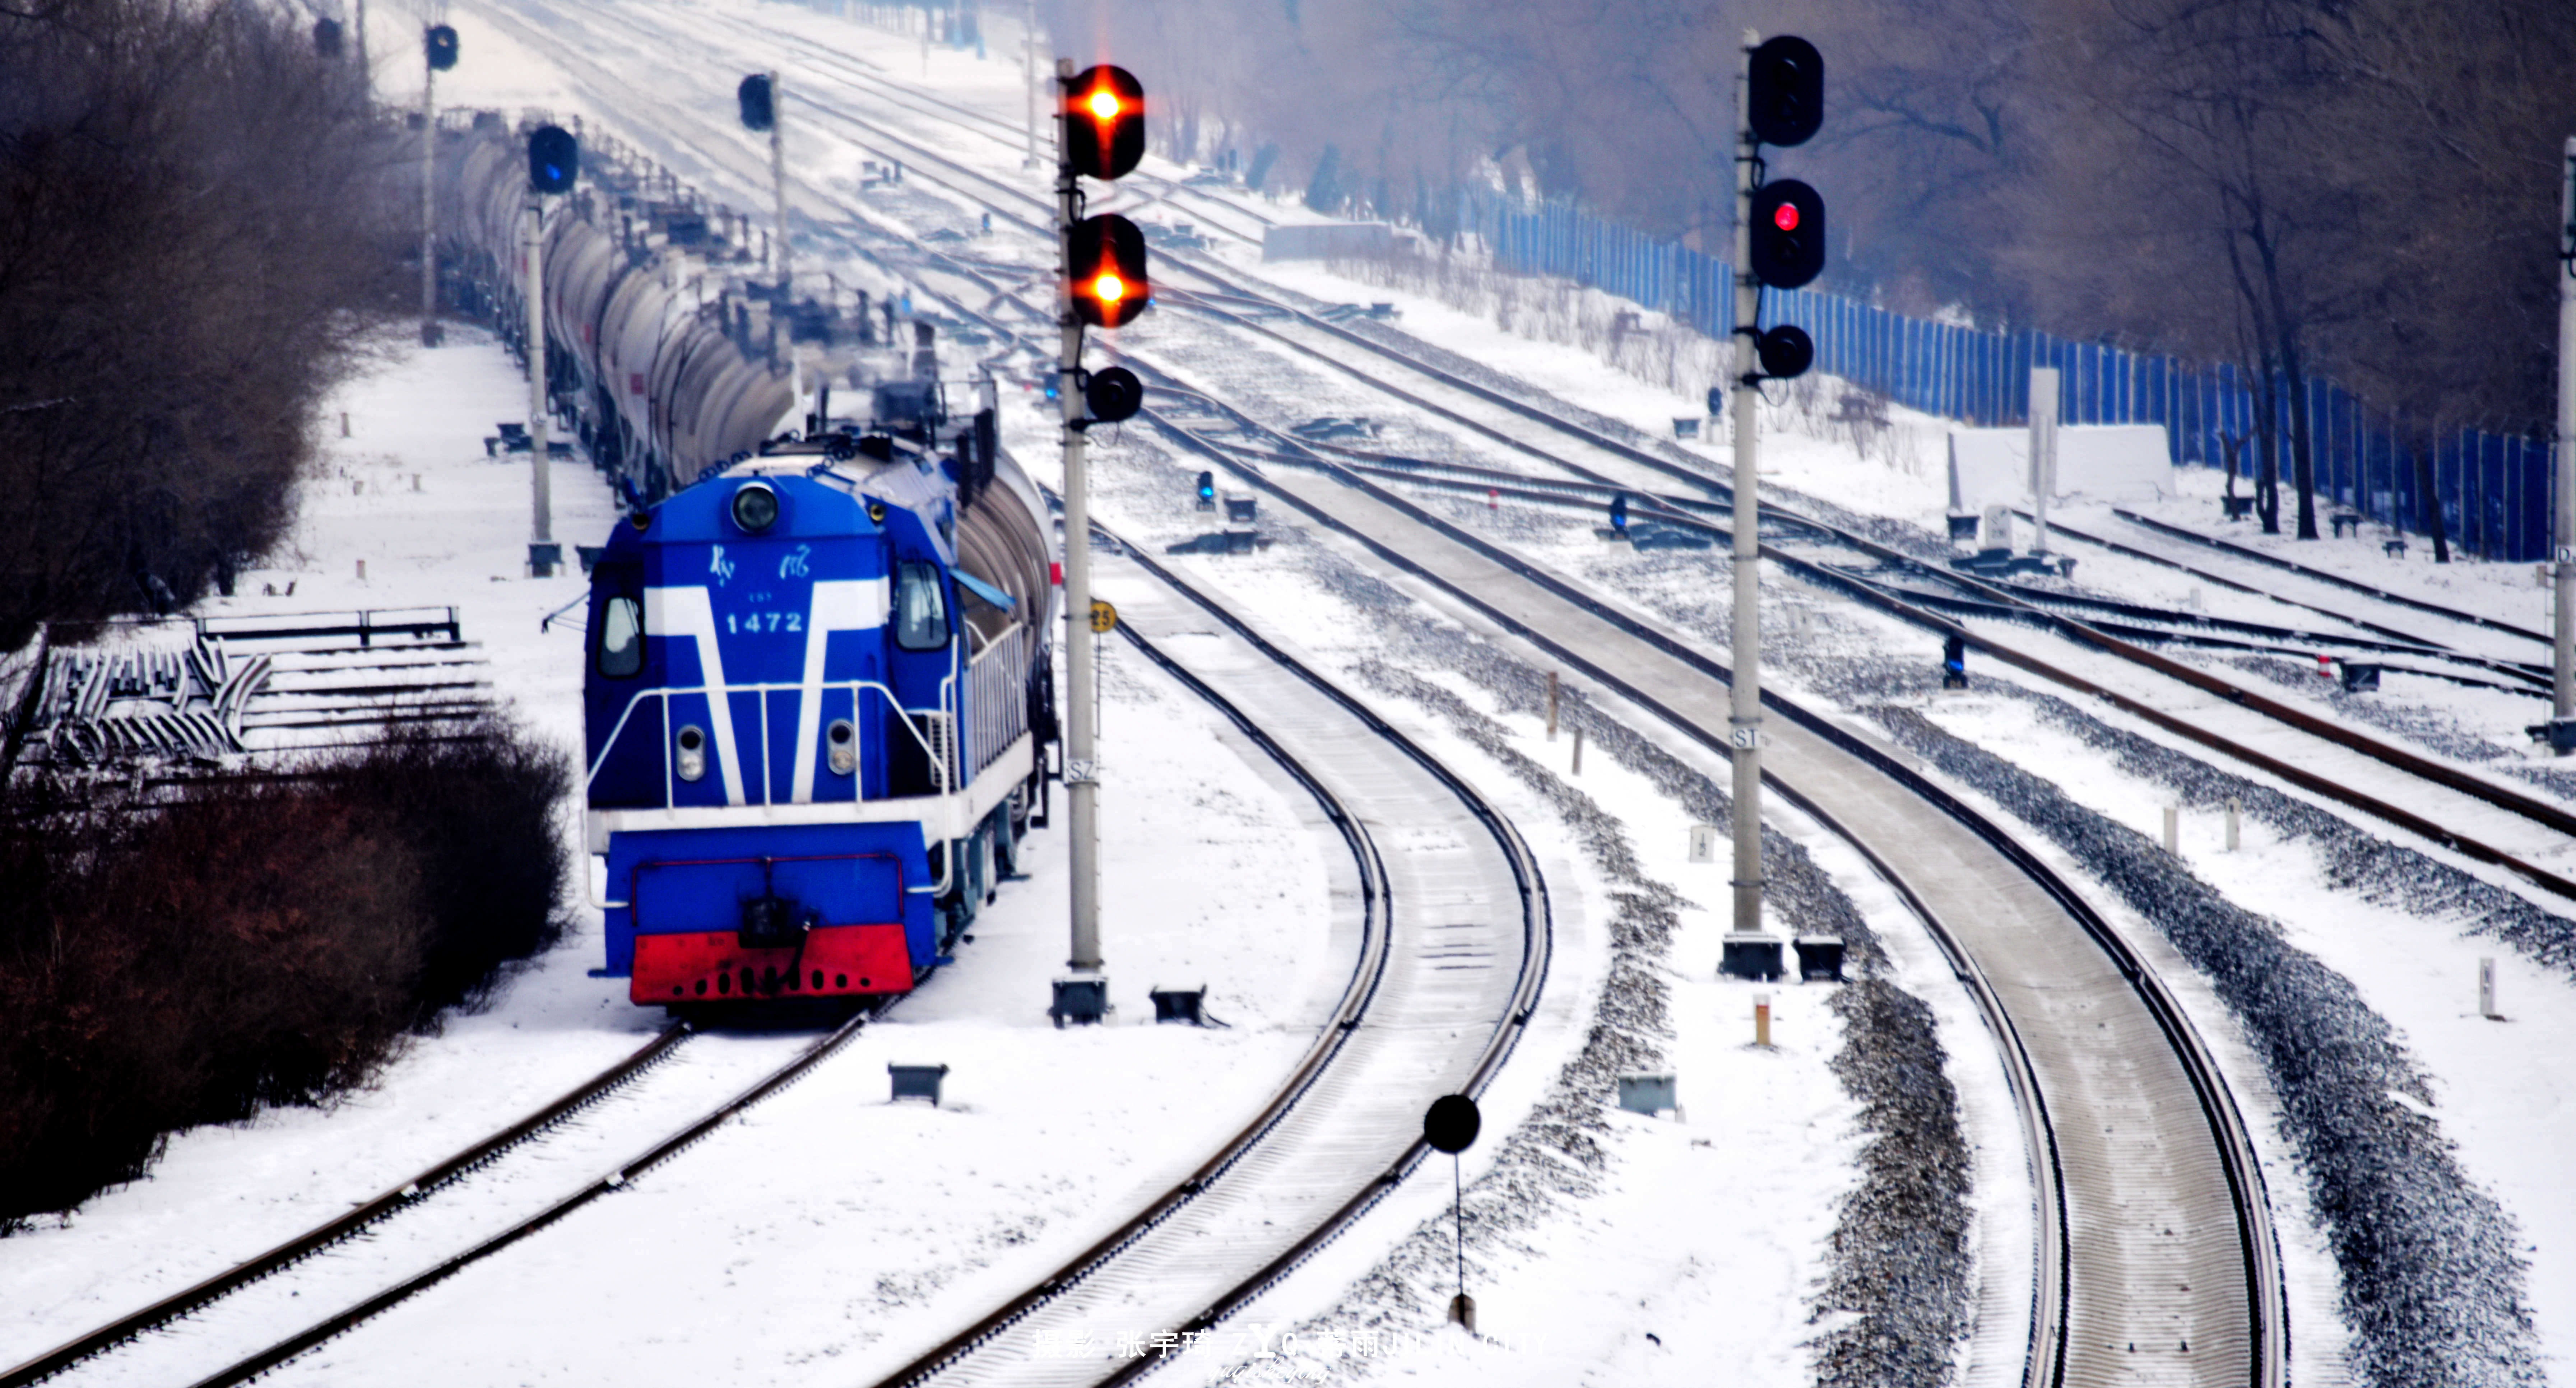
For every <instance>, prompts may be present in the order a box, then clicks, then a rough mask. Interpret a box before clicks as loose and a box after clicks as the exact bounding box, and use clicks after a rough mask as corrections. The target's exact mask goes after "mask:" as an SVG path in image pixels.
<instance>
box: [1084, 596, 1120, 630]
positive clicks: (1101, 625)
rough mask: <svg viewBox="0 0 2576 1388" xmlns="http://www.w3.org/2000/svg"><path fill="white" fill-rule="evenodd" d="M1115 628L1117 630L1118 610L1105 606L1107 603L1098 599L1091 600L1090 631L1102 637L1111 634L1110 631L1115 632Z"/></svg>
mask: <svg viewBox="0 0 2576 1388" xmlns="http://www.w3.org/2000/svg"><path fill="white" fill-rule="evenodd" d="M1117 628H1118V609H1117V608H1114V607H1111V606H1110V605H1109V604H1107V603H1105V602H1102V601H1100V600H1099V599H1098V598H1094V599H1092V600H1091V629H1092V631H1093V632H1095V633H1097V634H1100V635H1104V636H1105V635H1107V634H1108V633H1110V632H1112V631H1115V630H1117Z"/></svg>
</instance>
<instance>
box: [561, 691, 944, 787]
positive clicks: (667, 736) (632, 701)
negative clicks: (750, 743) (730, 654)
mask: <svg viewBox="0 0 2576 1388" xmlns="http://www.w3.org/2000/svg"><path fill="white" fill-rule="evenodd" d="M953 683H954V677H953V676H952V677H950V678H949V679H944V680H942V681H940V689H941V704H940V706H939V707H937V708H925V709H914V708H906V707H905V706H904V703H903V700H902V699H901V698H900V697H899V696H897V695H896V693H895V692H894V691H893V690H892V689H890V688H887V687H886V686H885V685H884V684H883V683H880V682H879V681H876V680H826V681H824V682H823V684H822V685H821V690H835V689H847V690H849V691H850V702H851V704H852V706H853V707H855V706H856V705H857V704H858V697H859V692H860V691H861V690H874V691H875V692H877V693H879V694H882V695H884V696H885V701H886V702H887V703H888V704H889V705H892V706H893V708H894V710H895V712H897V713H901V714H904V715H906V716H905V717H904V718H903V719H902V720H901V721H902V723H903V726H904V730H905V731H907V732H909V733H911V734H912V740H913V741H914V742H916V743H918V744H919V745H920V747H921V751H922V754H923V755H924V756H927V757H929V758H930V759H931V760H933V761H939V760H941V758H940V756H939V749H938V748H936V747H933V746H932V745H931V743H930V739H929V738H928V737H927V736H925V735H924V734H923V733H922V731H921V728H920V727H919V726H918V725H917V724H915V723H914V721H913V719H912V717H911V716H910V715H913V714H920V713H934V714H940V715H946V714H948V713H950V712H951V711H952V707H951V700H950V697H949V696H950V694H951V692H952V685H953ZM806 688H807V686H806V685H805V684H803V683H802V682H797V683H788V682H786V681H778V680H771V681H764V682H762V683H758V684H726V685H724V686H723V688H722V692H723V693H724V694H726V695H733V694H758V695H759V696H760V703H761V716H762V718H763V719H764V720H765V719H767V717H768V715H769V696H770V695H772V694H775V693H779V692H782V691H793V692H795V693H798V694H802V693H804V692H805V690H806ZM716 692H717V691H715V690H713V689H711V688H710V687H709V686H707V685H705V684H694V685H687V686H682V687H662V688H655V689H639V690H636V691H635V692H634V693H633V694H631V695H629V696H628V697H627V700H626V707H625V708H623V709H620V710H619V711H618V714H617V723H616V725H615V726H614V727H611V728H610V729H609V731H608V737H607V738H606V739H605V740H604V741H602V742H601V743H600V748H599V758H598V760H596V761H593V762H592V763H591V765H590V770H589V772H588V773H586V774H585V775H584V776H583V777H582V780H581V786H582V792H583V794H584V795H585V796H587V795H588V794H589V791H590V787H591V785H592V784H593V783H594V782H596V781H597V780H598V779H599V773H600V772H601V771H603V770H605V769H606V768H607V766H608V754H609V753H610V752H611V751H612V750H614V749H615V748H616V746H617V740H618V739H619V738H621V737H624V736H625V735H626V724H627V721H628V720H629V719H631V718H633V717H634V716H635V709H636V707H637V706H638V705H640V704H642V703H644V702H645V701H647V700H652V701H654V702H655V703H657V704H658V705H659V706H660V709H661V713H662V721H663V728H662V745H663V755H662V761H663V766H664V771H663V778H662V779H663V787H662V807H663V808H665V809H668V808H670V807H671V799H672V794H671V792H672V787H671V784H670V778H671V776H672V774H673V772H672V770H671V769H670V760H671V758H670V751H669V748H670V741H671V729H670V717H671V698H672V696H674V695H680V694H701V695H706V696H708V697H710V698H712V697H715V694H716ZM818 692H820V691H818ZM766 751H767V739H766V738H764V739H763V754H764V755H763V762H764V765H765V764H766ZM767 779H768V778H767V777H766V776H764V777H763V785H762V788H761V800H760V803H762V804H764V805H766V804H771V803H774V802H772V801H771V799H770V798H769V788H768V785H767V784H766V782H767ZM948 780H949V776H948V768H947V767H946V766H945V765H943V766H941V767H940V778H939V784H940V792H939V793H940V794H942V795H947V794H951V793H953V792H952V788H951V787H950V786H949V784H948Z"/></svg>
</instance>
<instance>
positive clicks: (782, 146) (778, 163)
mask: <svg viewBox="0 0 2576 1388" xmlns="http://www.w3.org/2000/svg"><path fill="white" fill-rule="evenodd" d="M778 76H779V75H778V73H776V72H774V71H773V72H771V73H770V74H769V182H770V186H771V188H772V189H773V190H774V191H775V193H776V195H777V202H778V239H777V243H776V244H777V246H778V254H777V257H776V259H777V270H778V306H779V307H780V308H782V309H784V308H785V307H787V288H788V283H789V274H790V272H789V269H788V263H787V93H786V89H785V88H783V87H781V86H780V85H779V82H778Z"/></svg>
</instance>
